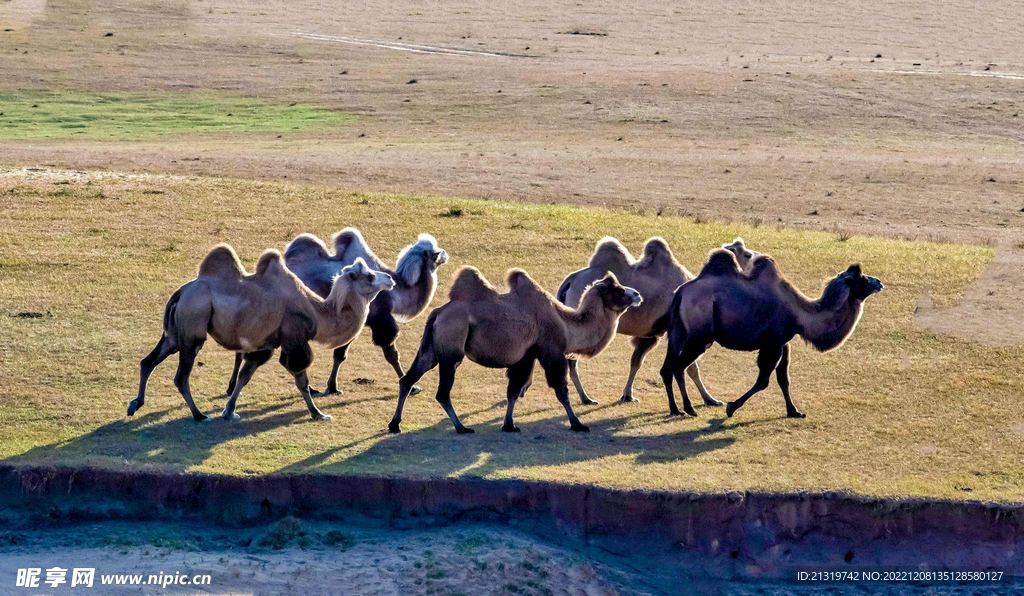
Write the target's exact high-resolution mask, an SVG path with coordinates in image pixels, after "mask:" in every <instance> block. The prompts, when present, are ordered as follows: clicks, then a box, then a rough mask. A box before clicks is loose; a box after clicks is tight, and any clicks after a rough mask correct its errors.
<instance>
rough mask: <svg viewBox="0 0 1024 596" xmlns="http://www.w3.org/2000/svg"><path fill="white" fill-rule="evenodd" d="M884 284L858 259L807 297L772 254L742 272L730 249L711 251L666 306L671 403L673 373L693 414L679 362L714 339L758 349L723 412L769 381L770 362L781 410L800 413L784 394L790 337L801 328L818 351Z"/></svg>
mask: <svg viewBox="0 0 1024 596" xmlns="http://www.w3.org/2000/svg"><path fill="white" fill-rule="evenodd" d="M882 288H883V286H882V282H881V281H879V280H878V278H876V277H869V276H865V275H862V274H861V270H860V265H850V267H849V269H847V270H846V271H844V272H842V273H840V274H839V275H837V276H836V277H835V278H834V279H832V281H830V282H829V283H828V285H827V286H826V287H825V291H824V292H823V293H822V295H821V297H820V298H818V299H817V300H811V299H809V298H807V297H806V296H804V295H803V294H802V293H801V292H800V291H799V290H797V289H796V288H795V287H793V285H792V284H790V283H789V282H788V281H786V279H785V278H784V277H783V276H782V274H781V273H780V272H779V270H778V268H777V267H776V266H775V261H773V260H772V258H771V257H768V256H764V255H762V256H759V257H757V258H755V259H754V262H753V265H752V267H751V271H750V273H749V274H745V273H743V272H742V271H741V270H740V267H739V264H738V263H737V262H736V257H735V255H733V253H731V252H729V251H725V250H721V249H717V250H714V251H712V252H711V256H710V258H709V259H708V262H707V264H706V265H705V266H704V268H703V269H702V270H701V272H700V274H699V275H698V276H697V278H696V279H694V280H693V281H691V282H689V283H687V284H685V285H683V286H682V287H680V288H679V289H678V290H676V293H675V296H674V297H673V299H672V306H671V308H670V310H669V332H668V333H669V343H668V352H667V353H666V355H665V364H664V366H662V368H661V379H662V381H663V382H664V383H665V391H666V392H667V393H668V406H669V410H670V411H671V412H672V413H673V414H678V413H679V410H678V408H676V402H675V398H674V397H673V396H672V379H673V377H675V380H676V383H677V384H678V385H679V392H680V394H682V397H683V411H685V412H686V413H687V414H689V415H690V416H696V415H697V413H696V412H695V411H694V410H693V406H691V405H690V399H689V397H688V396H687V395H686V385H685V382H684V379H683V376H682V370H683V368H685V367H687V366H689V365H690V363H692V362H694V361H696V360H697V358H698V357H699V356H700V355H701V354H703V353H704V352H705V350H707V349H708V348H709V347H711V344H713V343H714V342H718V343H719V344H721V345H722V346H723V347H726V348H728V349H730V350H743V351H754V350H757V351H758V355H757V366H758V370H759V372H758V375H757V381H756V382H755V383H754V386H753V387H751V388H750V390H749V391H747V392H746V393H744V394H743V395H742V396H740V398H739V399H737V400H736V401H733V402H730V403H729V404H728V405H727V406H726V409H725V413H726V414H727V415H728V416H732V415H733V413H734V412H735V411H736V410H738V409H739V408H740V407H742V406H743V404H744V403H745V402H746V401H747V400H748V399H750V396H752V395H754V394H755V393H757V392H758V391H761V390H763V389H764V388H765V387H767V386H768V379H769V378H770V377H771V374H772V371H773V370H774V371H776V378H777V379H778V382H779V387H780V388H781V389H782V396H783V397H784V398H785V400H786V415H787V416H789V417H790V418H803V417H804V414H802V413H801V412H800V411H799V410H797V409H796V406H794V405H793V400H792V398H791V397H790V395H789V352H790V348H789V342H790V340H792V339H793V338H794V337H795V336H797V335H799V336H800V337H802V338H803V339H804V340H805V341H807V342H808V343H810V344H811V345H812V346H813V347H814V348H815V349H816V350H818V351H819V352H827V351H829V350H832V349H835V348H838V347H839V346H841V345H842V344H843V342H844V341H846V338H847V337H849V336H850V334H851V333H853V330H854V328H855V327H856V326H857V322H858V321H859V320H860V316H861V313H862V311H863V303H864V300H865V299H866V298H867V297H868V296H871V295H872V294H874V293H876V292H880V291H882Z"/></svg>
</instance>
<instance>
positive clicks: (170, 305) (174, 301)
mask: <svg viewBox="0 0 1024 596" xmlns="http://www.w3.org/2000/svg"><path fill="white" fill-rule="evenodd" d="M182 289H184V288H183V287H182V288H178V289H177V290H175V291H174V293H173V294H171V298H170V300H168V301H167V306H166V307H165V308H164V335H167V336H169V337H174V334H172V333H171V328H172V327H173V326H175V325H176V324H177V316H176V315H177V314H178V302H179V301H180V300H181V290H182Z"/></svg>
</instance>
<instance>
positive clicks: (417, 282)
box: [228, 228, 448, 397]
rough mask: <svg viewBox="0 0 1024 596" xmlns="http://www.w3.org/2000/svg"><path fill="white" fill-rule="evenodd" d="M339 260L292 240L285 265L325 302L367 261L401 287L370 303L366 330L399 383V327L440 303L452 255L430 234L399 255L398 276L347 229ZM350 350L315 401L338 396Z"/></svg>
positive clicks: (339, 354)
mask: <svg viewBox="0 0 1024 596" xmlns="http://www.w3.org/2000/svg"><path fill="white" fill-rule="evenodd" d="M332 240H333V243H334V254H331V253H330V252H329V251H328V249H327V245H325V244H324V242H323V240H320V239H319V238H317V237H316V236H314V235H312V234H302V235H300V236H298V237H296V238H295V240H292V241H291V243H290V244H289V245H288V248H287V249H286V250H285V252H284V261H285V264H286V265H287V266H288V269H290V270H291V271H292V273H294V274H295V275H296V276H298V278H299V279H300V280H302V283H304V284H306V285H307V286H308V287H309V288H310V289H312V290H313V291H314V292H316V293H317V294H319V295H320V296H323V297H327V295H328V294H329V293H330V291H331V283H332V281H333V280H334V277H335V276H336V275H338V273H339V272H340V271H341V270H342V269H343V268H345V267H346V266H348V265H351V264H352V263H354V262H355V260H356V259H358V258H362V259H363V260H364V261H366V263H367V264H368V265H369V266H370V267H371V268H373V269H375V270H376V271H382V272H384V273H387V274H388V275H390V276H391V279H393V280H394V282H395V287H394V289H392V290H391V291H389V292H381V293H380V294H378V295H377V297H376V298H374V299H373V302H371V303H370V313H369V314H368V315H367V317H366V326H367V327H369V328H370V332H371V334H372V335H371V337H372V339H373V344H374V345H375V346H378V347H379V348H380V349H381V351H382V352H384V359H385V360H387V362H388V364H390V365H391V368H393V369H395V373H397V374H398V378H402V376H403V375H405V371H404V370H403V369H402V361H401V357H400V356H399V354H398V349H397V348H395V341H396V340H397V339H398V332H399V330H398V323H399V322H403V323H404V322H406V321H411V320H412V319H415V318H416V317H418V316H419V315H420V313H422V312H423V311H424V310H426V308H427V305H429V304H430V301H431V300H433V299H434V290H435V289H436V288H437V267H438V266H439V265H443V264H444V263H447V262H448V253H447V252H445V250H444V249H442V248H438V246H437V240H434V237H433V236H431V235H430V234H420V236H419V238H417V240H416V243H415V244H410V245H409V246H406V247H405V248H403V249H402V251H401V252H399V253H398V260H397V261H396V262H395V268H394V269H393V270H392V269H390V268H388V266H387V265H385V264H384V262H383V261H381V260H380V259H379V258H377V255H375V254H374V253H373V251H372V250H370V247H369V246H368V245H367V244H366V240H364V239H363V235H362V234H361V233H359V230H357V229H355V228H345V229H344V230H342V231H340V232H338V233H337V234H335V235H334V237H333V239H332ZM348 346H349V344H346V345H344V346H341V347H339V348H336V349H335V350H334V365H333V367H332V368H331V375H330V377H329V378H328V379H327V389H326V390H324V391H323V392H320V391H317V390H315V389H312V390H311V391H312V393H313V396H314V397H316V396H321V395H333V394H336V393H340V392H339V391H338V369H339V368H340V367H341V364H342V363H343V362H345V358H346V357H347V353H348ZM241 364H242V355H241V354H238V355H237V356H236V357H235V370H234V372H232V373H231V382H230V383H229V384H228V394H230V393H231V391H232V389H234V386H235V379H236V378H237V377H238V370H239V367H240V366H241ZM413 393H414V394H415V393H419V387H414V388H413Z"/></svg>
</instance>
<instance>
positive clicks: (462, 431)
mask: <svg viewBox="0 0 1024 596" xmlns="http://www.w3.org/2000/svg"><path fill="white" fill-rule="evenodd" d="M455 432H457V433H459V434H460V435H471V434H473V433H475V432H476V431H475V430H473V429H471V428H468V427H465V426H463V427H462V428H457V429H455Z"/></svg>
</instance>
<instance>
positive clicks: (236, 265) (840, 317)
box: [128, 228, 883, 434]
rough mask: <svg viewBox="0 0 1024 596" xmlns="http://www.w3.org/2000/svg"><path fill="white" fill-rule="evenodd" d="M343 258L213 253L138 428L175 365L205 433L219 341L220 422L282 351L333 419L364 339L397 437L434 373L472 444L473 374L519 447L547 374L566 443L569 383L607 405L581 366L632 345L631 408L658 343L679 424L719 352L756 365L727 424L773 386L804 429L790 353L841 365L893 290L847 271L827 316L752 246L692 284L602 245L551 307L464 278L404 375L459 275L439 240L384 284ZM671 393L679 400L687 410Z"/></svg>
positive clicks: (311, 252)
mask: <svg viewBox="0 0 1024 596" xmlns="http://www.w3.org/2000/svg"><path fill="white" fill-rule="evenodd" d="M333 240H334V242H333V244H334V248H333V252H332V251H331V250H330V249H329V248H328V247H327V245H326V244H325V243H324V242H323V241H322V240H320V239H319V238H317V237H316V236H313V235H311V234H302V235H301V236H299V237H297V238H295V239H294V240H293V241H292V242H291V243H290V244H289V245H288V248H287V249H286V250H285V252H284V254H283V255H282V254H281V252H279V251H277V250H273V249H272V250H268V251H266V252H264V253H263V255H262V256H261V257H260V259H259V262H258V263H257V264H256V270H255V271H254V272H253V273H251V274H250V273H247V272H246V270H245V268H244V267H243V266H242V264H241V262H240V261H239V259H238V256H237V255H236V254H235V251H234V249H232V248H231V247H230V246H228V245H225V244H222V245H219V246H216V247H214V248H213V250H212V251H210V253H209V254H208V255H207V256H206V258H205V259H203V261H202V263H201V264H200V266H199V273H198V275H197V276H196V278H195V279H194V280H192V281H190V282H188V283H186V284H185V285H183V286H182V287H181V288H179V289H178V290H177V291H176V292H174V294H172V295H171V298H170V300H169V301H168V303H167V306H166V308H165V310H164V321H163V335H162V336H161V338H160V341H159V342H158V343H157V345H156V347H155V348H154V349H153V351H152V352H150V354H149V355H148V356H146V357H145V358H144V359H143V360H142V363H141V365H140V379H139V392H138V396H137V397H136V398H135V399H134V400H132V401H131V403H130V404H129V406H128V415H129V416H132V415H134V414H135V412H136V411H138V410H139V408H141V407H142V406H143V404H144V403H145V394H146V383H147V381H148V380H149V377H150V375H151V374H152V372H153V369H154V368H156V366H157V365H158V364H160V363H161V362H162V361H163V360H165V359H166V358H167V357H168V356H170V355H171V354H174V353H178V354H179V362H178V371H177V374H176V375H175V378H174V383H175V386H176V387H177V388H178V391H179V392H180V393H181V395H182V398H184V400H185V403H186V405H187V406H188V408H189V410H190V411H191V413H192V417H193V418H194V419H195V420H204V419H206V416H205V415H204V414H203V413H202V412H200V411H199V409H198V408H197V407H196V405H195V402H194V400H193V399H192V394H191V391H190V389H189V376H190V374H191V372H192V367H193V364H194V362H195V359H196V355H197V354H198V352H199V350H200V348H202V346H203V343H204V342H205V341H206V339H207V337H208V336H211V337H213V339H214V341H216V342H217V343H218V344H219V345H221V346H222V347H224V348H226V349H228V350H231V351H233V352H235V354H236V357H235V368H234V371H233V372H232V375H231V380H230V382H229V384H228V391H227V394H228V401H227V404H226V405H225V407H224V410H223V412H222V413H221V417H222V418H224V419H226V420H231V419H236V418H238V415H237V414H236V413H235V404H236V403H237V401H238V396H239V394H240V393H241V391H242V389H243V388H244V387H245V385H246V384H247V383H248V382H249V380H250V379H251V378H252V375H253V373H254V372H255V371H256V369H257V368H259V367H260V366H262V365H263V364H265V363H266V362H267V361H268V360H270V358H271V356H272V355H273V352H274V350H276V349H278V348H280V351H281V354H280V362H281V364H282V366H284V368H285V369H286V370H288V372H289V373H291V374H292V376H293V377H294V378H295V385H296V387H298V389H299V392H300V393H301V394H302V397H303V399H304V400H305V402H306V406H307V408H308V409H309V413H310V415H311V416H312V417H313V419H314V420H330V419H331V417H330V416H328V415H326V414H324V413H323V412H321V411H320V409H319V408H317V406H316V404H315V403H314V401H313V398H314V397H317V396H321V395H328V394H332V393H337V392H338V384H337V377H338V369H339V367H340V366H341V364H342V363H343V362H344V361H345V358H346V353H347V350H348V347H349V345H351V343H352V341H353V340H355V338H356V337H357V336H358V335H359V333H360V332H361V331H362V329H363V327H364V326H365V327H369V328H370V331H371V334H372V339H373V343H374V344H375V345H377V346H379V347H380V348H381V350H382V351H383V353H384V358H385V359H386V360H387V362H388V363H389V364H390V365H391V367H392V368H394V370H395V373H396V374H397V375H398V377H399V391H398V404H397V407H396V409H395V415H394V417H393V418H392V420H391V422H390V424H389V425H388V429H389V430H390V431H391V432H393V433H397V432H401V421H402V410H403V408H404V406H405V402H406V399H407V398H408V397H409V396H410V395H413V394H415V393H417V392H418V391H419V388H418V387H416V386H415V383H416V382H417V381H418V380H419V379H420V378H421V377H422V376H423V375H424V374H425V373H426V372H428V371H429V370H431V369H433V368H434V367H438V368H439V374H440V379H439V383H438V388H437V395H436V399H437V401H438V403H440V404H441V407H442V408H444V411H445V413H446V414H447V415H448V417H449V418H450V419H451V422H452V425H453V426H454V427H455V430H456V431H457V432H458V433H460V434H464V433H472V432H473V430H472V429H471V428H468V427H466V426H465V425H463V424H462V422H461V421H460V420H459V417H458V415H457V414H456V413H455V409H454V407H453V406H452V403H451V390H452V386H453V384H454V382H455V371H456V369H457V368H458V366H459V364H461V363H462V361H463V360H464V359H466V358H468V359H469V360H471V361H473V362H476V363H477V364H480V365H482V366H485V367H489V368H504V369H506V372H507V376H508V392H507V396H506V397H507V400H508V409H507V411H506V413H505V422H504V425H503V426H502V430H503V431H506V432H518V431H519V428H518V427H516V425H515V422H514V419H513V414H514V409H515V404H516V402H517V401H518V399H519V398H521V397H522V396H523V395H525V394H526V391H527V389H528V388H529V387H530V385H531V382H532V377H533V367H534V365H535V363H539V364H540V367H541V368H542V369H543V371H544V377H545V380H546V381H547V384H548V386H549V387H551V388H552V389H553V390H554V392H555V396H556V397H557V398H558V401H559V402H560V403H561V404H562V406H563V407H564V408H565V413H566V415H567V416H568V418H569V425H570V428H571V429H572V430H574V431H588V430H589V428H588V427H587V426H586V425H584V424H583V423H581V422H580V420H579V418H578V417H577V416H576V414H575V412H573V409H572V405H571V404H570V402H569V391H568V379H570V378H571V379H572V382H573V385H574V386H575V388H576V391H577V393H578V394H579V397H580V400H581V402H582V403H583V404H596V403H597V402H596V401H594V400H592V399H591V398H590V397H589V396H588V395H587V393H586V391H585V390H584V388H583V384H582V381H581V380H580V376H579V370H578V361H579V360H580V359H583V358H591V357H593V356H596V355H598V354H599V353H601V351H603V350H604V348H605V347H607V346H608V344H609V343H611V341H612V339H613V338H614V336H615V335H616V333H619V334H622V335H628V336H631V337H632V344H633V347H634V350H633V355H632V358H631V359H630V370H629V376H628V378H627V380H626V385H625V387H624V389H623V391H622V397H621V401H623V402H630V401H636V399H635V398H634V397H633V381H634V379H635V378H636V374H637V371H638V370H639V368H640V366H641V364H643V361H644V358H645V357H646V356H647V354H648V353H649V352H650V351H651V350H652V349H653V348H654V347H655V346H656V345H657V343H658V341H659V339H660V337H661V336H662V335H666V334H667V335H668V350H667V352H666V355H665V362H664V365H663V366H662V368H661V377H662V381H663V382H664V384H665V391H666V393H667V396H668V403H669V412H670V414H673V415H683V414H686V415H690V416H696V415H697V412H696V411H695V410H694V409H693V406H692V404H691V403H690V399H689V396H688V395H687V392H686V385H685V382H684V378H683V371H686V373H687V374H688V375H689V377H690V379H691V380H692V381H693V383H694V385H695V386H696V387H697V390H698V392H699V393H700V395H701V398H702V399H703V401H704V403H705V404H706V405H710V406H721V405H723V403H722V402H721V401H719V400H717V399H715V398H714V397H712V396H711V394H710V393H709V392H708V390H707V388H705V386H704V383H703V382H702V380H701V377H700V369H699V368H698V364H697V359H698V358H699V357H700V356H701V354H703V353H704V352H705V351H706V350H707V349H708V348H709V347H711V345H712V344H714V343H718V344H720V345H722V346H724V347H726V348H729V349H732V350H743V351H757V352H758V356H757V366H758V377H757V381H756V382H755V383H754V386H753V387H751V388H750V390H749V391H747V392H746V393H744V394H743V395H742V396H741V397H740V398H738V399H737V400H735V401H733V402H730V403H729V404H727V405H726V414H727V415H728V416H732V415H733V414H734V413H735V411H736V410H737V409H739V408H740V407H741V406H742V405H743V404H744V403H745V402H746V401H747V400H748V399H749V398H750V397H751V396H752V395H753V394H755V393H757V392H759V391H761V390H763V389H765V388H766V387H767V386H768V383H769V379H770V376H771V373H772V372H773V371H774V372H775V373H776V377H777V379H778V383H779V386H780V388H781V389H782V393H783V397H784V398H785V400H786V413H787V415H788V416H789V417H793V418H802V417H804V414H802V413H801V412H800V411H799V410H798V409H797V408H796V406H795V405H794V404H793V400H792V398H791V396H790V392H789V358H790V346H789V342H790V341H791V340H792V339H793V338H794V337H796V336H798V335H799V336H800V337H801V338H803V339H804V340H805V341H807V342H808V343H810V344H811V345H812V346H813V347H814V348H815V349H817V350H819V351H822V352H824V351H828V350H831V349H834V348H836V347H838V346H840V345H842V343H843V342H844V341H845V340H846V338H847V337H849V336H850V334H851V333H853V330H854V328H855V327H856V325H857V322H858V320H859V319H860V315H861V312H862V309H863V302H864V300H865V299H866V298H867V297H868V296H870V295H872V294H874V293H876V292H879V291H881V290H882V287H883V286H882V283H881V282H880V281H879V280H878V279H877V278H874V277H870V276H865V275H863V274H862V272H861V269H860V266H859V265H851V266H850V267H849V268H848V269H847V270H846V271H844V272H842V273H840V274H839V275H837V276H836V277H835V278H833V279H832V280H831V281H829V283H828V284H827V285H826V287H825V291H824V292H823V293H822V295H821V297H820V298H818V299H817V300H812V299H810V298H808V297H806V296H805V295H804V294H803V293H801V292H800V291H799V290H798V289H796V288H795V287H793V285H792V284H790V283H789V282H788V281H787V280H786V279H785V277H784V276H783V275H782V273H781V272H780V271H779V269H778V267H777V266H776V264H775V261H774V260H773V259H772V258H771V257H769V256H767V255H763V254H759V253H757V252H754V251H752V250H750V249H748V248H747V247H746V246H745V245H744V242H743V239H742V238H737V239H736V240H735V241H734V242H732V243H731V244H726V245H723V246H722V247H721V248H717V249H715V250H713V251H711V254H710V256H709V258H708V261H707V263H706V264H705V265H704V267H703V268H702V269H701V271H700V273H699V274H698V275H697V276H696V277H695V276H694V275H693V274H691V273H690V272H689V271H688V270H687V269H686V268H685V267H683V266H682V265H681V264H680V263H679V262H678V261H677V260H676V258H675V256H673V254H672V251H671V249H670V248H669V247H668V244H667V243H666V242H665V240H664V239H662V238H651V239H649V240H648V241H647V242H646V244H645V245H644V248H643V254H642V255H641V256H640V258H639V259H635V258H634V257H633V256H632V255H631V254H630V253H629V251H628V250H626V248H625V247H624V246H623V245H622V244H621V243H620V242H619V241H618V240H615V239H614V238H604V239H602V240H601V241H600V242H598V244H597V247H596V249H595V251H594V254H593V255H592V256H591V258H590V262H589V263H588V264H587V266H586V267H585V268H583V269H580V270H579V271H576V272H574V273H571V274H569V276H568V277H566V278H565V280H564V281H563V282H562V285H561V286H560V287H559V289H558V292H557V294H556V295H555V296H552V295H551V294H550V293H548V292H547V291H545V290H544V288H542V287H541V286H540V285H538V284H537V283H536V282H535V281H534V280H533V279H532V278H531V277H530V276H529V274H527V273H526V271H523V270H522V269H512V270H510V271H509V272H508V276H507V280H506V285H507V287H508V291H507V292H504V293H502V292H499V291H498V290H497V289H495V287H494V286H492V285H491V284H490V283H489V282H488V281H487V280H486V279H484V277H483V275H481V273H480V271H479V270H477V269H476V268H474V267H468V266H466V267H463V268H461V269H460V270H459V271H458V273H457V274H456V276H455V280H454V283H453V284H452V287H451V289H450V290H449V295H448V298H449V300H448V303H447V304H445V305H444V306H441V307H439V308H435V309H434V310H432V311H431V312H430V315H429V316H428V317H427V324H426V328H425V329H424V332H423V337H422V339H421V340H420V347H419V350H418V351H417V354H416V358H415V360H414V361H413V363H412V365H411V367H410V369H409V370H408V372H406V371H404V370H403V369H402V364H401V360H400V356H399V353H398V350H397V349H396V348H395V345H394V344H395V339H396V338H397V337H398V333H399V328H398V323H399V322H403V321H408V320H411V319H414V318H416V317H417V316H419V315H420V314H421V313H422V312H423V311H424V310H426V308H427V306H428V305H429V304H430V302H431V301H432V299H433V296H434V290H435V289H436V287H437V268H438V267H439V266H440V265H442V264H444V263H446V262H447V261H448V253H447V252H445V251H444V250H443V249H441V248H440V247H439V246H438V244H437V241H436V240H435V239H434V237H433V236H431V235H429V234H421V235H420V237H419V238H418V239H417V241H416V243H414V244H412V245H409V246H407V247H406V248H404V249H403V250H402V251H401V253H399V255H398V259H397V261H396V263H395V267H394V269H391V268H389V267H388V266H387V265H386V264H385V263H384V262H383V261H381V260H380V259H379V258H378V257H377V255H375V254H374V253H373V251H372V250H371V249H370V247H369V246H368V245H367V244H366V241H365V240H364V239H363V236H362V234H360V232H359V231H358V230H355V229H352V228H348V229H345V230H342V231H341V232H339V233H338V234H336V235H335V236H334V239H333ZM310 342H316V343H318V344H322V345H326V346H329V347H330V348H332V349H333V350H334V365H333V368H332V370H331V374H330V377H329V378H328V381H327V385H326V387H325V390H324V391H323V392H320V391H317V390H315V389H312V388H311V387H310V385H309V379H308V376H307V374H306V371H307V369H308V368H309V366H310V364H311V363H312V361H313V352H312V349H311V348H310ZM673 381H674V382H675V383H676V384H677V385H678V387H679V392H680V395H681V397H682V402H683V408H682V410H680V409H679V407H678V406H677V404H676V400H675V396H674V394H673Z"/></svg>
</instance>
